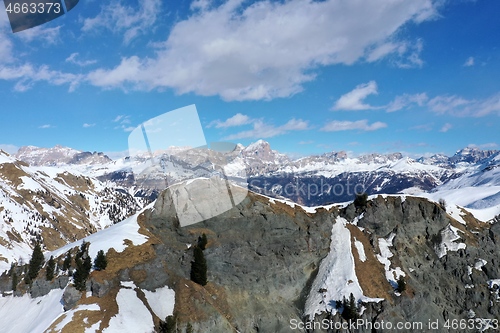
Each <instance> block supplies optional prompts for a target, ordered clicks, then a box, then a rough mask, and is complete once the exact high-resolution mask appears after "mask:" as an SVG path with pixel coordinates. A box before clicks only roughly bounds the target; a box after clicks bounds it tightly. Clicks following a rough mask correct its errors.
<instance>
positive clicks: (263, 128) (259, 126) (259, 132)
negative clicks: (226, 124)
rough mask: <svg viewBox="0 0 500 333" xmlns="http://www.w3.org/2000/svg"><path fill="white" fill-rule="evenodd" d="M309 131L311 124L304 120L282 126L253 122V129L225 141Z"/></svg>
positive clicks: (233, 135)
mask: <svg viewBox="0 0 500 333" xmlns="http://www.w3.org/2000/svg"><path fill="white" fill-rule="evenodd" d="M307 129H309V124H308V122H307V121H304V120H302V119H295V118H294V119H291V120H289V121H288V122H287V123H286V124H284V125H281V126H274V125H270V124H266V123H264V122H263V121H262V120H255V121H254V122H253V129H251V130H247V131H242V132H239V133H235V134H231V135H228V136H226V137H225V138H223V140H238V139H265V138H271V137H275V136H278V135H283V134H286V133H288V132H290V131H303V130H307Z"/></svg>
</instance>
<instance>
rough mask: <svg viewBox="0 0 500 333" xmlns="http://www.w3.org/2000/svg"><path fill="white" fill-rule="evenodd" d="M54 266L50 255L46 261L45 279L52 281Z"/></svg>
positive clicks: (54, 263)
mask: <svg viewBox="0 0 500 333" xmlns="http://www.w3.org/2000/svg"><path fill="white" fill-rule="evenodd" d="M55 268H56V262H55V260H54V257H52V256H51V257H50V259H49V261H48V262H47V271H46V272H45V278H46V279H47V281H52V279H53V278H54V270H55Z"/></svg>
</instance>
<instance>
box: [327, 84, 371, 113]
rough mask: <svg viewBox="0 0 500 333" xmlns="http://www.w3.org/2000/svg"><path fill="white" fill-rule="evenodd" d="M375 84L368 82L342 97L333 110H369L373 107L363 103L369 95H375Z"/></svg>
mask: <svg viewBox="0 0 500 333" xmlns="http://www.w3.org/2000/svg"><path fill="white" fill-rule="evenodd" d="M377 94H378V92H377V83H376V82H375V81H370V82H368V83H364V84H360V85H358V86H356V88H354V90H352V91H350V92H348V93H347V94H345V95H342V96H341V97H340V98H339V99H338V100H337V101H336V102H335V105H334V106H333V110H352V111H356V110H369V109H375V107H373V106H371V105H369V104H364V103H363V101H364V99H365V98H366V97H368V96H370V95H377Z"/></svg>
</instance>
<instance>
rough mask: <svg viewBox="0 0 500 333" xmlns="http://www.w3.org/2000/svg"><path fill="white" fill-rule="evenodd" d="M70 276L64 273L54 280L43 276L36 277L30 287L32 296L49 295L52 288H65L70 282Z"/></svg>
mask: <svg viewBox="0 0 500 333" xmlns="http://www.w3.org/2000/svg"><path fill="white" fill-rule="evenodd" d="M68 280H69V278H68V276H66V275H62V276H59V277H57V278H55V279H54V280H52V281H47V280H45V279H43V278H39V279H36V280H35V281H33V284H32V285H31V288H30V295H31V297H33V298H35V297H40V296H44V295H47V294H48V293H49V292H50V291H51V290H52V289H63V288H64V287H66V285H67V284H68Z"/></svg>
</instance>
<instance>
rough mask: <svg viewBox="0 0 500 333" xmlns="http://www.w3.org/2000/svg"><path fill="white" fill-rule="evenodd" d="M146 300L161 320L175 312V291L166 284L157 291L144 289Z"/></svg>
mask: <svg viewBox="0 0 500 333" xmlns="http://www.w3.org/2000/svg"><path fill="white" fill-rule="evenodd" d="M143 292H144V295H146V300H147V301H148V304H149V306H150V307H151V309H152V310H153V312H154V313H155V314H156V315H157V316H158V318H160V319H161V320H165V318H166V317H167V316H170V315H172V314H173V313H174V305H175V291H173V290H172V289H170V288H169V287H167V286H165V287H163V288H159V289H156V290H155V291H149V290H143Z"/></svg>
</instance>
